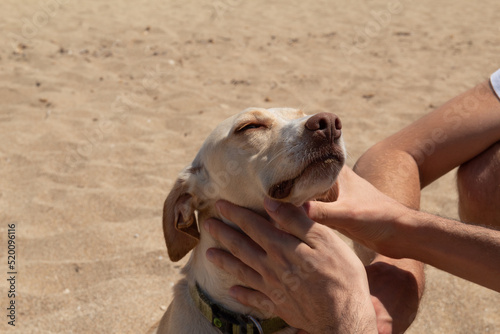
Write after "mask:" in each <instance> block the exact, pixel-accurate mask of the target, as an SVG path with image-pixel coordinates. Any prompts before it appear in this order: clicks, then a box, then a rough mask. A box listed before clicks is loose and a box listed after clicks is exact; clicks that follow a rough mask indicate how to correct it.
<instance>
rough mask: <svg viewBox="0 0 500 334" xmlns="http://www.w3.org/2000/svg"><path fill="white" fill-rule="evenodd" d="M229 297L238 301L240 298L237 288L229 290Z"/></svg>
mask: <svg viewBox="0 0 500 334" xmlns="http://www.w3.org/2000/svg"><path fill="white" fill-rule="evenodd" d="M229 296H230V297H231V298H234V299H236V297H237V296H238V293H237V292H236V288H235V287H234V286H232V287H230V288H229Z"/></svg>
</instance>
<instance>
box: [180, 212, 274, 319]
mask: <svg viewBox="0 0 500 334" xmlns="http://www.w3.org/2000/svg"><path fill="white" fill-rule="evenodd" d="M259 211H260V210H259ZM262 211H263V212H265V211H264V210H263V209H262ZM208 218H217V219H220V220H222V221H224V222H225V223H226V224H228V225H231V226H233V227H234V226H235V224H233V223H231V222H229V221H228V220H227V219H225V218H223V217H221V216H220V215H219V214H218V213H217V212H216V210H215V208H214V207H213V206H211V209H209V210H204V211H203V212H199V213H198V222H199V223H201V224H202V223H203V222H204V221H205V220H206V219H208ZM214 247H215V248H224V247H222V245H221V244H220V243H219V242H217V241H216V240H215V239H214V238H212V236H211V235H210V234H209V233H208V232H207V231H206V230H205V229H204V228H203V227H201V226H200V241H199V243H198V245H197V246H196V247H195V249H194V250H193V252H192V254H191V258H190V260H189V262H188V264H187V265H186V267H185V268H184V272H185V274H186V277H187V279H188V282H189V285H190V286H193V285H195V284H198V285H199V286H200V288H201V289H203V291H204V292H205V293H206V294H207V295H208V297H209V298H210V299H211V300H212V301H213V302H214V303H217V304H219V305H221V306H223V307H225V308H226V309H228V310H231V311H233V312H237V313H241V314H246V315H251V316H254V317H256V318H260V319H266V318H269V317H270V316H271V315H270V314H267V315H266V314H265V313H264V312H263V311H262V310H257V309H255V308H252V307H249V306H245V305H242V304H240V303H239V302H237V301H236V300H235V299H234V298H232V297H230V296H229V288H230V287H232V286H234V285H241V284H242V282H241V281H239V280H238V279H237V278H236V277H234V276H232V275H230V274H228V273H227V272H225V271H223V270H221V269H219V268H217V267H216V266H215V265H214V264H212V263H211V262H209V261H208V260H207V258H206V255H205V254H206V251H207V250H208V249H209V248H214Z"/></svg>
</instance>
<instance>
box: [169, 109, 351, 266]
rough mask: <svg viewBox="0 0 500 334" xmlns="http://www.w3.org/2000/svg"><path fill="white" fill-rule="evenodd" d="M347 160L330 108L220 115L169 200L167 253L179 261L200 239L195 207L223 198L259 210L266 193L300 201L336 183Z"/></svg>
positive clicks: (298, 203) (299, 202)
mask: <svg viewBox="0 0 500 334" xmlns="http://www.w3.org/2000/svg"><path fill="white" fill-rule="evenodd" d="M344 161H345V149H344V144H343V140H342V133H341V123H340V120H339V118H338V117H337V116H335V115H333V114H330V113H320V114H316V115H312V116H306V115H305V114H304V113H303V112H302V111H300V110H296V109H288V108H274V109H259V108H250V109H247V110H245V111H243V112H241V113H239V114H237V115H235V116H233V117H231V118H229V119H227V120H225V121H223V122H222V123H220V124H219V125H218V126H217V127H216V129H215V130H214V131H213V132H212V133H211V134H210V135H209V136H208V138H207V139H206V140H205V142H204V144H203V146H202V148H201V149H200V151H199V153H198V155H197V156H196V158H195V159H194V161H193V163H192V164H191V165H190V166H188V167H186V168H185V169H184V170H183V172H182V173H181V174H180V175H179V178H178V179H177V181H176V183H175V185H174V188H173V189H172V191H171V192H170V194H169V195H168V197H167V200H166V201H165V206H164V215H163V227H164V233H165V239H166V242H167V248H168V250H169V256H170V258H171V259H172V260H173V261H177V260H179V259H180V258H182V257H183V256H184V255H185V254H186V253H187V252H188V251H189V250H190V249H192V248H193V247H194V246H195V245H196V243H197V239H198V238H199V233H198V229H197V226H196V218H195V211H199V212H200V211H203V210H207V209H208V208H209V207H213V205H214V203H215V201H217V200H219V199H225V200H228V201H230V202H232V203H235V204H237V205H240V206H244V207H247V208H250V209H253V210H255V211H258V212H262V207H263V201H264V198H265V196H269V197H271V198H274V199H277V200H281V201H285V202H290V203H292V204H294V205H297V206H299V205H302V204H303V203H304V202H305V201H308V200H311V199H314V198H318V197H321V196H323V195H324V194H325V193H327V192H328V191H329V190H330V189H331V188H332V186H333V184H334V183H335V181H336V178H337V175H338V173H339V172H340V169H341V168H342V166H343V164H344ZM179 244H180V245H182V247H181V248H179V247H178V246H176V245H179ZM186 249H187V251H186Z"/></svg>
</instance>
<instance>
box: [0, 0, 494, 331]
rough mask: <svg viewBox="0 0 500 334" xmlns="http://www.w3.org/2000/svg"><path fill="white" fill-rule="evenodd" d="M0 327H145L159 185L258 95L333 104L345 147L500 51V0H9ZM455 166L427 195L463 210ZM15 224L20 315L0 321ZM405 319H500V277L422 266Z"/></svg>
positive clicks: (162, 258)
mask: <svg viewBox="0 0 500 334" xmlns="http://www.w3.org/2000/svg"><path fill="white" fill-rule="evenodd" d="M0 11H1V12H2V13H3V15H2V16H3V19H2V22H1V23H0V27H1V34H0V41H1V45H2V46H3V47H2V48H1V50H0V101H1V109H0V144H1V147H0V222H1V225H0V236H1V239H0V240H1V244H0V246H1V253H0V254H1V256H0V273H1V275H0V276H1V279H0V291H1V294H0V305H1V309H2V310H3V311H2V317H1V318H0V319H2V320H1V323H0V331H2V332H4V331H5V330H8V331H9V332H10V331H15V330H17V331H18V332H19V333H143V332H145V331H146V330H147V329H148V328H149V327H150V326H151V325H152V324H154V323H155V322H156V321H157V320H158V319H160V317H161V316H162V314H163V313H164V311H165V309H166V306H167V305H168V304H169V302H170V298H171V287H172V285H173V284H174V282H176V281H177V279H178V278H179V268H180V267H182V265H183V264H184V263H185V260H183V261H181V262H179V263H171V262H170V261H169V260H168V257H167V254H166V248H165V245H164V241H163V237H162V227H161V214H162V205H163V201H164V199H165V197H166V195H167V193H168V191H169V189H170V187H171V186H172V184H173V182H174V180H175V178H176V175H177V173H178V172H179V171H180V170H181V169H182V168H183V167H184V166H185V165H186V164H188V163H189V162H190V161H191V160H192V158H193V157H194V155H195V153H196V152H197V150H198V148H199V147H200V145H201V143H202V142H203V140H204V138H205V137H206V136H207V135H208V133H209V132H210V131H211V129H213V128H214V126H215V125H216V124H217V123H218V122H220V121H221V120H223V119H225V118H226V117H228V116H230V115H232V114H234V113H236V112H238V111H240V110H242V109H244V108H247V107H250V106H258V107H276V106H288V107H296V108H303V109H304V110H305V111H306V112H308V113H316V112H320V111H329V112H335V113H336V114H338V115H339V116H340V117H341V119H342V122H343V125H344V136H345V141H346V143H347V148H348V151H349V160H348V164H349V165H351V166H352V165H353V164H354V162H355V161H356V159H357V158H358V157H359V156H360V155H361V154H362V153H363V152H364V151H365V150H366V149H367V148H369V147H370V146H371V145H373V144H374V143H376V142H377V141H378V140H381V139H382V138H384V137H386V136H388V135H389V134H391V133H393V132H394V131H396V130H398V129H399V128H401V127H403V126H404V125H406V124H408V123H409V122H411V121H413V120H415V119H417V118H419V117H420V116H422V115H423V114H425V113H427V112H429V111H431V110H433V109H434V108H436V107H438V106H439V105H441V104H442V103H444V102H445V101H447V100H448V99H450V98H452V97H454V96H455V95H457V94H459V93H460V92H462V91H464V90H466V89H467V88H469V87H472V86H474V85H475V84H477V83H479V82H481V81H482V80H484V79H485V78H487V77H488V75H489V74H490V73H492V72H493V71H494V70H496V69H497V68H498V67H499V63H500V57H499V54H500V28H499V26H498V22H500V3H498V1H495V0H487V1H473V2H471V1H467V0H458V1H450V0H443V1H440V2H436V1H430V0H423V1H418V2H416V1H408V0H388V1H382V0H375V1H369V2H363V1H347V0H339V1H334V2H331V1H274V2H272V3H271V2H265V1H261V0H254V1H243V0H214V1H191V0H183V1H180V0H177V1H173V0H172V1H144V0H139V1H133V2H132V1H107V2H99V1H74V0H57V1H56V0H41V1H38V0H37V1H35V0H25V1H14V0H3V1H2V2H1V3H0ZM456 199H457V195H456V190H455V185H454V173H453V172H452V173H450V174H449V175H447V176H446V177H444V178H442V179H441V180H439V181H438V182H436V183H435V184H433V185H431V186H429V187H428V188H427V189H425V191H424V193H423V200H422V208H423V209H424V210H426V211H430V212H434V213H439V214H440V215H444V216H448V217H453V218H456V217H457V205H456ZM8 224H15V228H14V230H15V238H16V239H15V242H16V248H15V251H16V263H15V267H14V270H15V272H16V274H15V275H14V276H15V291H16V297H15V302H16V304H15V305H16V322H15V324H16V326H15V328H14V327H12V326H9V325H8V324H7V321H8V318H7V317H6V315H7V313H8V312H9V311H8V310H6V309H7V307H9V302H10V300H13V299H12V298H8V291H9V289H10V283H8V282H7V279H8V278H9V275H8V274H7V273H8V272H10V271H11V270H9V268H8V266H7V260H8V259H7V254H6V253H7V250H8V249H7V240H8V239H7V238H8V236H9V234H8V230H9V227H8ZM427 277H428V280H427V293H426V295H425V297H424V300H423V301H422V304H421V310H420V313H419V315H418V317H417V319H416V321H415V322H414V324H413V326H412V327H411V328H410V330H409V331H408V333H495V332H496V333H498V332H500V295H499V294H498V293H494V292H493V291H490V290H487V289H485V288H482V287H479V286H477V285H475V284H472V283H468V282H465V281H463V280H461V279H458V278H455V277H452V276H450V275H448V274H446V273H443V272H441V271H439V270H436V269H434V268H431V267H428V268H427Z"/></svg>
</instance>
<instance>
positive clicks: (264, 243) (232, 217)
mask: <svg viewBox="0 0 500 334" xmlns="http://www.w3.org/2000/svg"><path fill="white" fill-rule="evenodd" d="M216 206H217V208H218V209H219V211H220V213H221V214H222V216H224V218H226V219H228V220H229V221H231V222H233V223H234V224H236V225H237V226H238V227H240V228H241V229H242V230H243V232H245V233H246V234H247V235H248V236H249V237H250V238H251V239H252V240H253V241H255V243H257V244H258V245H259V246H261V247H262V248H263V249H264V250H265V251H267V250H268V249H270V248H273V245H274V244H276V242H277V240H279V243H280V244H281V245H282V246H283V247H296V245H297V243H298V242H299V241H298V240H297V239H296V238H294V237H293V236H291V235H289V234H288V233H285V232H283V231H281V230H279V229H277V228H276V227H274V226H273V225H272V224H271V223H270V222H269V221H268V220H266V219H265V218H264V217H262V216H260V215H259V214H257V213H255V212H253V211H251V210H248V209H245V208H242V207H239V206H237V205H234V204H231V203H229V202H226V201H218V202H217V203H216Z"/></svg>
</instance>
